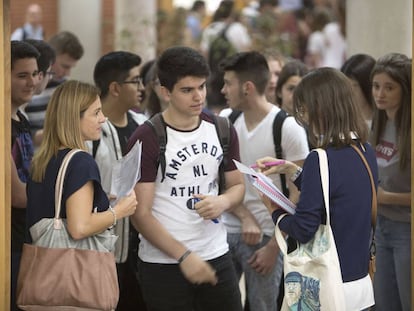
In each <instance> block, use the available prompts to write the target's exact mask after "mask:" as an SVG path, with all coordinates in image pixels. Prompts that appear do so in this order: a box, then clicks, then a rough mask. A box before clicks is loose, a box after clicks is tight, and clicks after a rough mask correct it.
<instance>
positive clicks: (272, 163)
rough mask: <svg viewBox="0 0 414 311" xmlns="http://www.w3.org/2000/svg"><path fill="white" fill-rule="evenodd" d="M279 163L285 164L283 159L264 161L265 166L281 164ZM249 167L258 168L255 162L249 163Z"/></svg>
mask: <svg viewBox="0 0 414 311" xmlns="http://www.w3.org/2000/svg"><path fill="white" fill-rule="evenodd" d="M281 164H285V160H277V161H270V162H265V163H264V165H265V166H266V167H271V166H276V165H281ZM250 167H251V168H258V166H257V164H253V165H250Z"/></svg>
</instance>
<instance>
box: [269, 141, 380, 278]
mask: <svg viewBox="0 0 414 311" xmlns="http://www.w3.org/2000/svg"><path fill="white" fill-rule="evenodd" d="M364 147H365V151H364V150H363V149H361V151H363V153H364V155H365V157H366V159H367V161H368V163H369V166H370V167H371V171H372V174H373V177H374V182H375V185H376V186H377V181H378V169H377V162H376V158H375V153H374V150H373V149H372V147H371V146H370V145H369V144H365V145H364ZM327 156H328V164H329V200H330V214H331V227H332V231H333V234H334V238H335V243H336V247H337V250H338V255H339V262H340V265H341V271H342V279H343V281H344V282H349V281H354V280H357V279H360V278H363V277H365V276H366V275H367V273H368V263H369V245H370V241H371V240H370V237H371V206H372V205H371V204H372V191H371V183H370V179H369V175H368V172H367V170H366V167H365V165H364V163H363V162H362V160H361V158H360V157H359V155H358V154H357V153H356V151H355V150H353V149H352V148H351V147H343V148H331V147H330V148H328V149H327ZM320 178H321V177H320V172H319V157H318V154H317V153H316V152H311V153H310V154H309V155H308V157H307V158H306V160H305V163H304V165H303V172H302V174H301V175H300V176H299V177H298V178H297V180H296V181H295V184H296V186H297V187H298V189H299V190H300V191H301V193H300V197H299V202H298V204H297V208H296V214H295V215H290V216H287V217H284V218H283V219H282V220H281V221H280V223H279V227H280V229H281V230H282V231H283V232H285V233H287V234H288V235H289V236H291V237H293V238H294V239H296V240H297V241H298V242H300V243H306V242H308V241H309V240H311V239H312V237H313V236H314V234H315V232H316V231H317V229H318V227H319V224H321V223H326V215H325V207H324V200H323V193H322V186H321V179H320ZM283 213H284V211H283V210H282V209H277V210H276V211H274V212H273V214H272V218H273V221H274V222H275V223H276V222H277V219H278V217H279V216H280V215H281V214H283Z"/></svg>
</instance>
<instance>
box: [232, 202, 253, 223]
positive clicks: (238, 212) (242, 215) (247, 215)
mask: <svg viewBox="0 0 414 311" xmlns="http://www.w3.org/2000/svg"><path fill="white" fill-rule="evenodd" d="M230 213H232V214H233V215H234V216H236V217H237V218H238V219H239V220H240V221H241V222H243V221H244V220H247V219H252V218H254V216H253V214H252V213H251V212H250V211H249V210H248V209H247V208H246V206H245V205H244V204H239V205H238V206H236V207H235V208H233V209H231V211H230Z"/></svg>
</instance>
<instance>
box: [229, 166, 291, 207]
mask: <svg viewBox="0 0 414 311" xmlns="http://www.w3.org/2000/svg"><path fill="white" fill-rule="evenodd" d="M233 162H234V164H235V165H236V167H237V169H238V170H239V171H240V172H242V173H243V174H245V175H247V179H248V180H249V182H250V183H251V184H252V185H253V186H254V187H255V188H256V189H258V190H259V191H260V192H262V193H263V194H265V195H266V196H267V197H269V198H270V199H271V200H272V201H273V202H275V203H276V204H277V205H279V206H280V207H281V208H283V209H284V210H285V211H287V212H288V213H290V214H294V213H295V208H296V205H295V204H294V203H293V202H291V201H290V200H289V199H288V198H287V197H286V196H285V195H284V194H283V192H282V191H280V189H279V188H277V187H276V186H275V184H274V183H273V181H272V180H271V179H270V178H269V177H267V176H266V175H264V174H262V173H260V172H256V171H255V170H254V169H252V168H250V167H248V166H246V165H244V164H243V163H240V162H238V161H236V160H234V159H233Z"/></svg>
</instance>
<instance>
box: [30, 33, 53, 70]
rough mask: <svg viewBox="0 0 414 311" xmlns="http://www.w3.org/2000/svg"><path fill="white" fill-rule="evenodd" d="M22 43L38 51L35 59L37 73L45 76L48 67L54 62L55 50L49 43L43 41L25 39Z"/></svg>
mask: <svg viewBox="0 0 414 311" xmlns="http://www.w3.org/2000/svg"><path fill="white" fill-rule="evenodd" d="M24 41H25V42H28V43H30V44H31V45H33V46H34V47H35V48H36V49H37V50H38V51H39V53H40V56H39V58H38V59H37V67H38V69H39V72H43V74H44V75H45V74H46V72H47V70H48V69H49V67H50V66H51V65H53V63H54V62H55V60H56V54H55V50H54V49H53V48H52V47H51V46H50V44H49V43H47V42H45V41H43V40H35V39H26V40H24Z"/></svg>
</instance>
